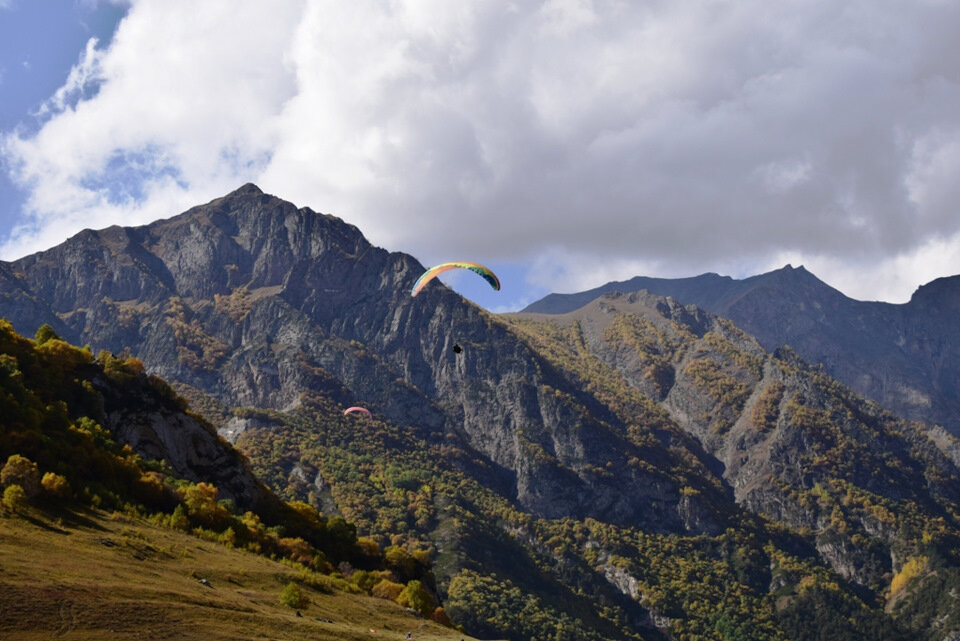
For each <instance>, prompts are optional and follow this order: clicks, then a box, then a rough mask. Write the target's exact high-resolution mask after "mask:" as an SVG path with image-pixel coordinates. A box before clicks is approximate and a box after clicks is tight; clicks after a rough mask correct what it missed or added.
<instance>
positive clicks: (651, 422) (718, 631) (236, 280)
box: [0, 185, 957, 640]
mask: <svg viewBox="0 0 960 641" xmlns="http://www.w3.org/2000/svg"><path fill="white" fill-rule="evenodd" d="M6 268H7V269H8V272H9V274H11V279H12V280H8V281H2V282H0V287H2V288H3V289H2V291H0V295H3V296H6V298H5V299H4V300H7V301H10V303H9V307H8V308H4V309H3V311H2V313H3V314H4V315H7V316H8V317H9V318H11V320H13V322H14V323H15V324H17V325H18V326H20V327H21V328H22V329H30V330H32V329H33V328H30V327H26V328H24V327H23V325H24V324H28V323H29V322H31V320H30V319H33V318H36V315H37V314H38V313H39V312H37V310H38V309H40V310H42V309H50V310H51V311H52V312H53V313H54V314H55V316H56V318H55V319H54V320H55V322H58V323H60V325H62V326H63V327H64V328H65V330H64V331H66V332H69V333H70V334H69V335H70V336H71V337H72V338H73V340H77V341H79V342H81V343H89V344H90V345H92V346H93V347H95V348H97V349H101V348H104V349H110V350H112V351H115V352H118V353H120V352H124V351H125V350H127V349H129V351H130V352H131V353H133V354H136V355H137V356H138V357H139V358H141V359H142V360H143V362H144V365H145V366H146V368H147V369H148V370H149V371H151V372H154V373H162V374H164V375H165V376H168V377H170V379H171V380H173V381H175V384H176V385H177V389H178V390H180V391H182V392H183V393H185V394H187V395H188V396H189V397H190V398H191V400H192V401H193V403H194V406H195V407H197V408H202V409H203V411H204V412H205V413H206V415H207V416H208V417H209V418H210V420H211V421H214V422H215V423H216V425H217V427H218V428H220V429H221V433H223V434H225V435H229V436H230V438H231V439H234V440H235V441H236V443H237V445H238V447H240V448H241V449H242V450H243V451H244V452H246V453H247V454H248V455H249V457H250V461H251V466H252V468H253V470H254V471H255V472H256V473H257V475H258V476H259V477H260V478H263V479H264V480H265V481H266V482H267V483H268V484H269V485H270V486H271V487H272V488H273V489H274V490H275V491H277V492H279V493H281V494H282V495H283V498H286V499H299V500H303V501H308V502H310V503H311V504H312V505H314V506H316V507H318V508H320V509H321V510H322V511H323V512H324V513H325V514H327V515H333V514H337V513H340V514H343V515H344V516H346V517H347V518H349V519H350V520H351V521H354V522H356V523H357V524H358V527H359V528H360V531H361V532H362V533H364V534H368V535H370V536H371V537H372V538H373V539H374V540H375V541H376V542H377V543H379V544H380V546H381V547H386V546H387V545H388V544H391V543H395V542H397V541H395V540H394V537H396V536H400V537H407V538H408V539H416V540H417V541H418V542H417V543H415V544H411V545H412V547H411V546H408V547H410V549H412V550H414V551H415V553H417V554H420V556H422V557H427V558H429V557H432V558H434V559H435V567H436V569H437V577H438V584H437V590H438V594H439V596H440V597H441V598H442V599H443V602H444V604H445V605H446V606H447V607H448V608H449V610H450V612H451V614H453V615H455V617H454V618H455V620H457V621H458V622H462V623H464V624H465V625H468V629H470V630H477V631H480V632H482V633H483V634H488V635H490V636H502V637H509V638H511V639H517V640H519V639H527V638H531V637H533V636H536V637H538V638H539V637H540V636H559V638H582V639H591V640H592V639H599V638H606V639H637V638H646V639H657V638H664V637H667V638H676V639H692V638H698V639H699V638H718V639H720V638H725V637H727V638H729V637H732V636H734V637H735V635H740V636H742V637H744V636H745V637H746V638H769V639H793V638H796V639H799V638H808V636H810V635H812V636H816V635H817V634H821V633H824V631H826V630H831V629H832V630H835V632H836V633H835V634H834V638H856V630H855V629H854V628H851V627H850V623H849V621H851V620H857V621H860V622H861V623H862V625H865V626H867V627H869V628H870V629H873V630H875V631H876V634H875V636H876V637H877V638H885V639H899V638H909V637H910V634H912V633H908V632H907V631H906V630H904V629H901V627H900V624H899V623H898V622H897V621H896V620H895V619H894V618H892V617H891V616H888V615H887V614H885V613H884V612H883V609H882V606H883V601H884V595H885V594H886V590H888V589H889V586H890V585H891V584H892V582H893V579H894V578H896V577H895V576H894V573H897V574H896V576H901V574H902V571H903V568H904V567H908V568H914V569H913V570H911V572H916V568H920V572H921V574H920V575H915V574H912V575H911V577H912V579H913V581H912V582H911V581H908V580H907V578H906V575H902V576H901V579H902V580H901V581H900V583H902V584H904V585H905V586H907V587H906V589H905V590H901V591H898V596H899V597H900V600H899V601H898V604H899V605H898V607H899V608H901V610H902V609H903V608H908V609H909V608H910V607H912V606H911V603H913V602H912V601H911V600H910V599H911V598H912V595H913V594H914V588H916V587H917V586H926V585H928V583H926V582H924V581H923V580H922V576H926V575H924V574H923V572H930V571H932V570H933V569H934V568H936V569H937V575H938V576H940V577H952V576H953V575H952V574H951V572H953V571H954V570H953V568H954V567H955V566H956V559H955V558H954V557H955V555H954V553H952V552H950V550H951V549H952V548H951V545H952V543H951V542H952V541H954V540H955V539H954V537H955V535H956V531H957V523H956V515H955V514H954V507H953V506H955V492H956V484H957V472H956V466H955V463H954V462H953V460H952V459H951V458H950V457H949V456H948V455H947V454H946V453H949V452H954V451H955V449H954V448H955V446H956V443H955V441H954V440H951V439H950V438H949V437H948V436H946V435H945V434H939V433H938V434H936V439H932V438H930V437H928V436H927V435H926V433H924V432H922V431H921V430H920V428H914V427H909V426H906V424H905V423H903V422H902V421H900V422H898V421H897V420H896V419H893V418H892V417H888V416H886V415H883V414H882V413H880V412H877V411H875V410H874V409H870V408H869V407H868V406H866V405H864V404H863V402H862V401H860V400H858V399H855V398H854V397H853V396H852V395H850V394H849V392H846V391H845V390H842V389H835V388H834V385H835V383H833V382H832V381H829V379H825V378H824V380H820V379H819V378H818V376H819V373H818V372H816V371H815V370H810V369H809V368H807V367H806V366H804V365H803V364H802V363H800V362H799V361H798V359H796V358H794V357H791V356H789V355H787V354H782V355H781V356H779V357H778V356H772V355H770V354H767V353H766V352H765V351H764V350H763V348H762V347H761V345H760V344H758V343H757V342H756V341H755V340H754V339H752V338H750V337H749V336H747V335H745V334H743V332H742V331H740V330H738V329H737V328H735V327H734V326H732V325H729V324H724V323H723V322H722V321H719V320H717V319H716V318H714V317H713V316H711V315H710V314H707V313H705V312H703V311H701V310H698V309H695V308H690V309H687V308H683V307H681V306H678V305H676V304H675V303H671V302H669V301H664V300H660V299H657V300H656V301H653V300H650V301H646V302H643V301H639V300H638V301H634V302H635V303H638V305H637V306H635V308H634V307H629V306H628V307H627V308H624V309H619V308H618V307H617V306H618V305H619V303H617V304H614V303H611V302H609V301H608V302H607V303H605V304H606V305H607V306H608V309H606V310H603V309H599V308H598V309H597V310H595V314H596V315H597V316H598V318H606V319H608V320H609V321H610V322H609V323H607V322H606V321H604V322H602V323H599V324H595V325H590V324H589V323H588V322H587V319H573V320H571V321H570V322H568V323H566V324H564V322H560V323H559V324H557V323H554V322H553V321H554V320H556V319H547V318H541V319H537V320H530V319H527V320H523V319H519V320H514V319H511V318H508V317H496V316H493V315H491V314H488V313H486V312H484V311H483V310H481V309H479V308H477V307H476V306H474V305H472V304H470V303H468V302H466V301H464V300H463V299H462V298H461V297H459V296H457V295H456V294H454V293H453V292H451V291H449V290H448V289H447V288H445V287H443V286H442V285H441V284H439V283H436V282H435V283H432V284H430V285H429V286H428V287H427V288H426V289H425V290H424V291H423V292H422V293H421V294H420V295H418V296H417V297H416V298H411V297H410V296H409V293H408V292H409V288H410V286H411V285H412V284H413V282H414V280H415V279H416V277H417V276H419V274H420V273H421V272H422V266H421V265H419V264H418V263H417V262H416V261H415V260H414V259H413V258H411V257H409V256H406V255H403V254H399V253H388V252H386V251H384V250H382V249H379V248H376V247H372V246H370V245H369V243H368V242H367V241H366V240H365V239H364V238H363V236H362V235H361V234H360V232H359V231H358V230H357V229H356V228H354V227H352V226H350V225H348V224H346V223H344V222H343V221H340V220H339V219H336V218H333V217H330V216H323V215H320V214H317V213H315V212H312V211H310V210H308V209H299V208H297V207H295V206H294V205H292V204H290V203H287V202H284V201H282V200H280V199H277V198H275V197H272V196H268V195H265V194H263V193H262V192H260V191H259V189H257V188H256V187H254V186H252V185H247V186H244V187H243V188H241V189H240V190H238V191H236V192H234V193H232V194H229V195H227V196H225V197H224V198H220V199H217V200H215V201H213V202H211V203H209V204H207V205H203V206H200V207H197V208H194V209H192V210H190V211H188V212H185V213H184V214H182V215H180V216H177V217H175V218H172V219H169V220H165V221H159V222H157V223H153V224H151V225H147V226H144V227H139V228H126V229H125V228H119V227H115V228H110V229H107V230H101V231H99V232H95V231H89V230H88V231H85V232H82V233H81V234H78V235H77V236H76V237H74V238H72V239H70V240H69V241H67V242H66V243H64V244H63V245H61V246H58V247H56V248H53V249H51V250H49V251H47V252H42V253H40V254H37V255H34V256H30V257H26V258H24V259H22V260H20V261H17V262H16V263H13V264H10V265H6ZM18 291H21V292H24V294H23V295H20V294H18V293H17V292H18ZM26 301H31V304H29V305H28V304H27V302H26ZM640 303H642V304H640ZM38 306H39V307H38ZM614 319H620V320H616V322H613V321H614ZM578 323H579V329H574V328H575V327H577V326H578V325H577V324H578ZM604 323H606V324H604ZM650 327H652V328H653V329H652V330H651V329H649V328H650ZM454 343H456V344H459V345H460V346H462V348H463V349H462V352H461V353H456V352H454V351H453V350H452V349H451V348H452V345H453V344H454ZM774 383H779V384H780V385H782V386H783V390H781V392H776V389H777V386H776V385H775V384H774ZM770 390H773V391H770ZM348 405H363V406H366V407H367V408H369V409H370V410H371V411H372V412H373V418H371V419H363V418H359V417H357V416H349V417H344V416H343V415H342V411H343V408H345V407H347V406H348ZM757 407H760V408H761V409H760V410H756V412H754V410H755V409H756V408H757ZM764 408H765V409H764ZM754 413H756V417H757V418H756V420H755V421H754V419H753V417H754ZM748 423H749V424H750V425H753V427H752V428H749V426H748ZM754 423H755V424H754ZM748 428H749V429H748ZM748 435H753V436H749V437H748ZM751 439H752V440H751ZM858 448H859V449H858ZM885 449H886V450H889V452H890V458H889V460H888V459H887V458H885V457H884V452H883V451H884V450H885ZM741 450H742V453H740V454H738V452H741ZM945 452H946V453H945ZM850 455H863V459H862V461H861V462H858V461H857V460H856V459H854V461H853V463H852V464H850V465H845V461H846V457H848V456H850ZM741 459H743V460H741ZM874 464H876V466H877V467H876V469H877V478H876V479H873V478H872V477H871V475H870V474H869V470H868V469H867V468H869V467H870V466H871V465H874ZM924 470H928V471H929V474H927V473H925V472H924ZM837 511H839V514H838V515H837V518H833V517H834V512H837ZM757 513H759V514H761V515H763V518H760V517H758V516H757ZM888 513H889V514H888ZM877 515H880V516H877ZM886 521H890V522H891V523H892V524H893V525H892V526H890V524H889V523H886ZM878 523H882V524H883V525H882V526H881V525H877V524H878ZM891 528H892V529H891ZM898 528H899V529H903V528H907V530H906V531H905V533H902V534H901V533H900V531H899V529H898ZM910 528H913V529H910ZM891 532H892V533H891ZM397 540H399V539H397ZM396 554H400V553H399V552H398V553H396ZM884 554H886V555H887V556H886V557H884ZM411 558H412V557H411ZM921 558H925V559H927V560H926V561H925V562H923V563H921V562H920V560H919V559H921ZM864 559H865V560H866V561H864V562H862V561H863V560H864ZM910 563H912V565H909V564H910ZM861 566H863V567H861ZM851 567H852V569H851ZM908 574H909V573H908ZM918 576H919V577H920V578H918ZM950 581H952V579H949V580H947V582H946V583H945V584H944V586H945V587H944V586H941V589H940V590H939V591H936V594H937V595H938V597H937V598H939V597H940V596H942V594H949V590H950V589H951V588H950V586H951V585H952V583H950ZM898 586H899V583H898ZM942 590H946V591H947V592H945V593H944V592H942ZM507 595H513V596H510V597H509V598H508V597H507ZM514 596H515V597H516V598H513V597H514ZM947 598H948V597H944V599H947ZM929 601H930V599H928V600H927V602H929ZM948 603H949V602H948V601H946V600H945V601H943V604H942V605H938V606H937V607H938V608H940V607H942V608H947V607H948ZM901 610H897V611H898V612H899V611H901ZM943 611H946V610H937V609H936V608H935V609H934V611H933V612H927V611H921V609H919V608H914V609H912V610H910V611H909V612H910V614H909V616H908V617H907V618H908V619H909V620H910V621H911V626H912V628H911V629H915V630H921V629H925V626H926V627H927V628H929V627H930V626H929V624H930V622H931V621H933V620H934V618H936V617H938V616H940V614H941V613H942V612H943ZM944 625H947V626H948V627H947V628H943V629H936V630H934V631H933V632H931V633H930V634H931V636H930V637H929V638H938V639H939V638H940V637H938V636H933V635H935V634H939V633H940V632H944V631H947V632H949V630H951V629H952V628H950V627H949V626H950V625H952V623H950V622H949V620H947V623H946V624H944ZM916 634H919V633H916ZM916 634H914V636H916ZM924 634H926V633H924ZM574 635H576V636H574Z"/></svg>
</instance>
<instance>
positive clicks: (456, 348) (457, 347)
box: [453, 343, 463, 354]
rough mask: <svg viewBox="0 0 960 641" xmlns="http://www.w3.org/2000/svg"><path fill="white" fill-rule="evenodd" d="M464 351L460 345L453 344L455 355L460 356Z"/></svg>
mask: <svg viewBox="0 0 960 641" xmlns="http://www.w3.org/2000/svg"><path fill="white" fill-rule="evenodd" d="M462 351H463V348H462V347H460V343H454V344H453V353H454V354H459V353H460V352H462Z"/></svg>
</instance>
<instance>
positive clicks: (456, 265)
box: [410, 261, 500, 296]
mask: <svg viewBox="0 0 960 641" xmlns="http://www.w3.org/2000/svg"><path fill="white" fill-rule="evenodd" d="M451 269H469V270H470V271H472V272H474V273H476V274H480V275H481V276H482V277H483V278H484V280H486V281H487V282H488V283H490V286H491V287H493V288H494V289H496V290H499V289H500V279H499V278H497V275H496V274H494V273H493V272H492V271H490V270H489V269H488V268H487V267H484V266H483V265H481V264H479V263H466V262H459V261H457V262H452V263H441V264H439V265H437V266H436V267H431V268H430V269H428V270H427V271H425V272H423V275H422V276H420V278H418V279H417V282H416V283H414V285H413V289H412V290H410V295H411V296H416V295H417V294H419V293H420V290H421V289H423V288H424V286H425V285H426V284H427V283H428V282H430V281H431V280H432V279H433V278H434V277H436V276H438V275H439V274H442V273H443V272H446V271H450V270H451Z"/></svg>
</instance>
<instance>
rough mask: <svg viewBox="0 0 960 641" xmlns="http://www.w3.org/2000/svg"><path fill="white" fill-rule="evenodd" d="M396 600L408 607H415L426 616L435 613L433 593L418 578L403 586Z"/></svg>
mask: <svg viewBox="0 0 960 641" xmlns="http://www.w3.org/2000/svg"><path fill="white" fill-rule="evenodd" d="M396 601H397V603H399V604H400V605H402V606H404V607H406V608H413V609H414V610H416V611H417V612H419V613H420V614H422V615H423V616H425V617H428V616H430V615H431V614H433V595H432V594H430V593H429V592H427V590H426V588H424V587H423V584H422V583H420V581H417V580H416V579H414V580H413V581H410V583H408V584H407V587H405V588H403V590H402V591H401V592H400V594H399V596H397V599H396Z"/></svg>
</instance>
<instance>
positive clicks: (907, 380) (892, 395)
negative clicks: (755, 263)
mask: <svg viewBox="0 0 960 641" xmlns="http://www.w3.org/2000/svg"><path fill="white" fill-rule="evenodd" d="M640 290H647V291H649V292H651V293H653V294H657V295H659V296H670V297H672V298H674V299H676V300H677V301H679V302H681V303H683V304H691V305H697V306H698V307H700V308H702V309H704V310H707V311H709V312H711V313H713V314H717V315H718V316H722V317H724V318H729V319H730V320H732V321H733V322H734V323H736V324H737V326H739V327H741V328H742V329H744V330H746V331H747V332H749V333H750V334H752V335H754V336H756V337H757V339H758V340H759V341H760V343H761V345H763V346H764V347H765V348H766V349H768V350H774V349H777V348H778V347H781V346H783V345H789V346H790V347H792V348H793V349H795V350H796V351H797V353H798V354H800V355H801V356H802V357H803V358H804V359H806V360H807V361H809V362H812V363H822V364H823V365H824V368H825V370H826V371H827V373H829V374H830V375H831V376H834V377H836V378H837V379H838V380H840V381H842V382H844V383H845V384H846V385H849V386H850V388H851V389H853V390H854V391H856V392H857V393H858V394H861V395H863V396H865V397H866V398H869V399H872V400H875V401H877V402H878V403H880V404H881V405H883V406H884V407H886V408H888V409H890V410H891V411H893V412H895V413H897V414H899V415H900V416H903V417H905V418H908V419H912V420H918V421H924V422H927V423H934V424H939V425H943V426H944V427H945V428H947V429H948V430H949V431H951V432H952V433H953V434H955V435H960V365H958V364H957V363H958V362H960V360H958V358H957V357H958V356H960V340H958V338H957V337H958V334H957V332H956V330H955V318H956V315H957V312H958V311H960V276H953V277H950V278H940V279H937V280H935V281H933V282H931V283H929V284H927V285H924V286H922V287H920V288H919V289H918V290H917V291H916V292H915V293H914V295H913V297H912V298H911V299H910V301H909V302H908V303H905V304H902V305H893V304H889V303H880V302H863V301H857V300H853V299H851V298H848V297H847V296H844V295H843V294H842V293H840V292H839V291H837V290H835V289H833V288H832V287H830V286H829V285H827V284H825V283H824V282H822V281H821V280H819V279H818V278H817V277H816V276H814V275H813V274H811V273H810V272H808V271H807V270H806V269H804V268H803V267H797V268H793V267H791V266H790V265H787V266H786V267H784V268H783V269H780V270H776V271H773V272H769V273H767V274H761V275H759V276H753V277H751V278H746V279H743V280H734V279H732V278H729V277H726V276H718V275H717V274H703V275H700V276H696V277H693V278H679V279H662V278H646V277H637V278H633V279H630V280H628V281H622V282H612V283H607V284H606V285H602V286H601V287H597V288H595V289H592V290H589V291H585V292H580V293H577V294H550V295H548V296H546V297H544V298H543V299H541V300H539V301H537V302H534V303H532V304H531V305H529V306H528V307H527V308H525V309H524V310H523V311H524V312H531V313H547V314H558V313H566V312H570V311H573V310H575V309H577V308H579V307H582V306H583V305H585V304H587V303H588V302H590V301H592V300H594V299H596V298H597V297H598V296H601V295H602V294H605V293H609V292H614V291H620V292H635V291H640Z"/></svg>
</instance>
